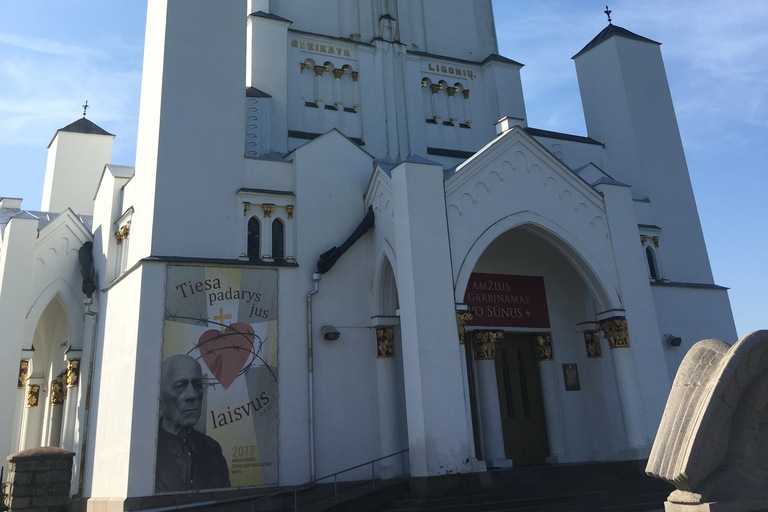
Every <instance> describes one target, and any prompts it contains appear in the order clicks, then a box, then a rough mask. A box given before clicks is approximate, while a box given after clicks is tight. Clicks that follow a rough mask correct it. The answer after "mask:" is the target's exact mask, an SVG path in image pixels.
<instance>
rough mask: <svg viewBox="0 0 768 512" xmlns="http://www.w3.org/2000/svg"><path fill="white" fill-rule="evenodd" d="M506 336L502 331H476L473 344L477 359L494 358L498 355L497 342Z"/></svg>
mask: <svg viewBox="0 0 768 512" xmlns="http://www.w3.org/2000/svg"><path fill="white" fill-rule="evenodd" d="M502 336H504V333H503V332H501V331H485V332H475V333H474V340H473V345H474V349H475V360H476V361H483V360H489V359H490V360H492V359H494V358H495V357H496V342H497V341H498V340H499V338H501V337H502Z"/></svg>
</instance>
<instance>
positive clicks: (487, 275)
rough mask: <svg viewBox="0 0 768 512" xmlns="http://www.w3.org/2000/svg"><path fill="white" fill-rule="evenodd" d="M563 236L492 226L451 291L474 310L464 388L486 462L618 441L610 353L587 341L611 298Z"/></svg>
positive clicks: (554, 455)
mask: <svg viewBox="0 0 768 512" xmlns="http://www.w3.org/2000/svg"><path fill="white" fill-rule="evenodd" d="M494 229H495V230H496V232H494ZM489 233H491V234H492V236H489ZM483 237H485V239H484V238H483ZM567 237H568V235H567V233H566V234H564V235H563V234H560V233H558V234H556V233H555V231H554V230H552V229H549V228H548V227H545V226H542V225H541V224H539V223H534V222H522V223H516V224H512V225H511V226H508V227H507V229H501V226H495V227H493V228H492V229H489V230H487V231H486V233H484V235H482V236H481V237H480V238H478V241H477V242H476V243H475V247H473V248H472V250H471V251H470V254H469V255H468V257H467V258H465V260H464V261H463V262H462V268H461V269H460V271H459V276H458V278H457V289H456V296H457V302H462V303H465V304H467V305H468V306H469V307H470V310H471V311H473V312H474V318H473V320H471V321H470V322H468V323H467V328H468V331H469V332H470V333H471V335H470V336H469V339H470V340H471V342H472V351H471V353H472V364H473V365H474V375H475V378H474V382H470V383H469V385H471V386H472V387H473V390H474V392H475V393H476V395H477V397H478V399H477V400H476V407H475V410H474V411H473V414H474V415H476V416H477V423H478V425H479V427H478V428H479V430H480V434H481V435H480V438H481V456H482V458H483V459H484V460H486V463H487V464H489V465H492V466H498V465H506V464H508V463H509V460H510V459H511V461H512V462H513V463H514V464H516V465H520V464H536V463H544V462H581V461H590V460H611V459H618V458H621V452H622V451H623V450H624V448H625V446H626V439H625V436H624V431H623V427H622V419H621V415H620V413H619V412H618V411H619V410H620V404H619V396H618V393H617V390H616V379H615V375H614V367H613V365H612V363H611V360H610V358H611V354H610V353H609V351H608V350H607V347H606V350H598V351H597V352H595V351H594V348H595V347H594V343H593V346H592V349H593V351H592V352H590V351H589V346H588V344H587V339H588V338H589V336H591V333H593V332H594V328H595V321H596V319H597V317H598V315H599V314H600V313H602V312H604V311H606V310H607V309H609V308H612V307H615V305H616V304H617V298H616V297H615V296H613V294H611V293H610V292H609V291H608V290H609V289H610V287H609V286H607V285H606V282H607V281H606V280H604V279H602V278H601V276H600V275H599V274H598V272H596V271H594V270H593V267H592V266H591V265H590V262H589V255H588V253H584V254H582V253H581V252H580V251H579V250H577V248H576V247H575V246H577V245H578V241H575V240H574V241H573V242H574V243H573V244H572V243H570V241H568V240H567ZM473 255H474V256H473ZM598 340H599V338H598ZM599 343H600V342H599V341H598V345H597V348H598V349H600V348H601V347H600V345H599ZM603 343H605V342H603ZM598 356H599V357H598Z"/></svg>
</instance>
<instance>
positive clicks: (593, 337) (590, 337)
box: [584, 331, 603, 358]
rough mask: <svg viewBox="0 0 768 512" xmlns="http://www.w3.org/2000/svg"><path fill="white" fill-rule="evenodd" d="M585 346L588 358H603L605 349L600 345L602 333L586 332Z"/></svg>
mask: <svg viewBox="0 0 768 512" xmlns="http://www.w3.org/2000/svg"><path fill="white" fill-rule="evenodd" d="M584 344H585V345H586V347H587V357H588V358H599V357H603V347H602V345H600V331H584Z"/></svg>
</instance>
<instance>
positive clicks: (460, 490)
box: [360, 461, 674, 512]
mask: <svg viewBox="0 0 768 512" xmlns="http://www.w3.org/2000/svg"><path fill="white" fill-rule="evenodd" d="M644 468H645V461H627V462H609V463H590V464H567V465H549V466H527V467H516V468H511V469H504V470H493V471H489V472H487V473H484V474H480V475H448V476H444V477H437V478H427V479H417V478H413V479H411V480H410V491H408V492H405V493H404V494H403V496H402V499H396V500H395V501H393V502H392V503H391V504H390V505H389V508H384V509H382V510H384V511H386V512H404V511H408V512H416V511H425V512H426V511H431V512H495V511H511V510H513V511H525V512H578V511H590V512H591V511H603V512H634V511H637V512H641V511H650V510H661V509H663V508H664V501H665V500H666V498H667V496H668V495H669V493H670V492H672V490H674V488H673V487H672V486H670V485H669V484H667V483H665V482H663V481H661V480H656V479H653V478H651V477H648V476H647V475H645V472H644ZM360 510H373V509H360Z"/></svg>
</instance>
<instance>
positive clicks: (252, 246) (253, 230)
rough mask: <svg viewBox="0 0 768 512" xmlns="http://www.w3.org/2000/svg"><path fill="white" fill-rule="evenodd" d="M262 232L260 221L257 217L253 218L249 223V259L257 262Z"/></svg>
mask: <svg viewBox="0 0 768 512" xmlns="http://www.w3.org/2000/svg"><path fill="white" fill-rule="evenodd" d="M260 232H261V225H260V224H259V219H257V218H256V217H251V218H250V220H249V221H248V259H251V260H256V259H258V258H259V250H260V246H259V238H260V237H259V235H260ZM241 240H242V239H241Z"/></svg>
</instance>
